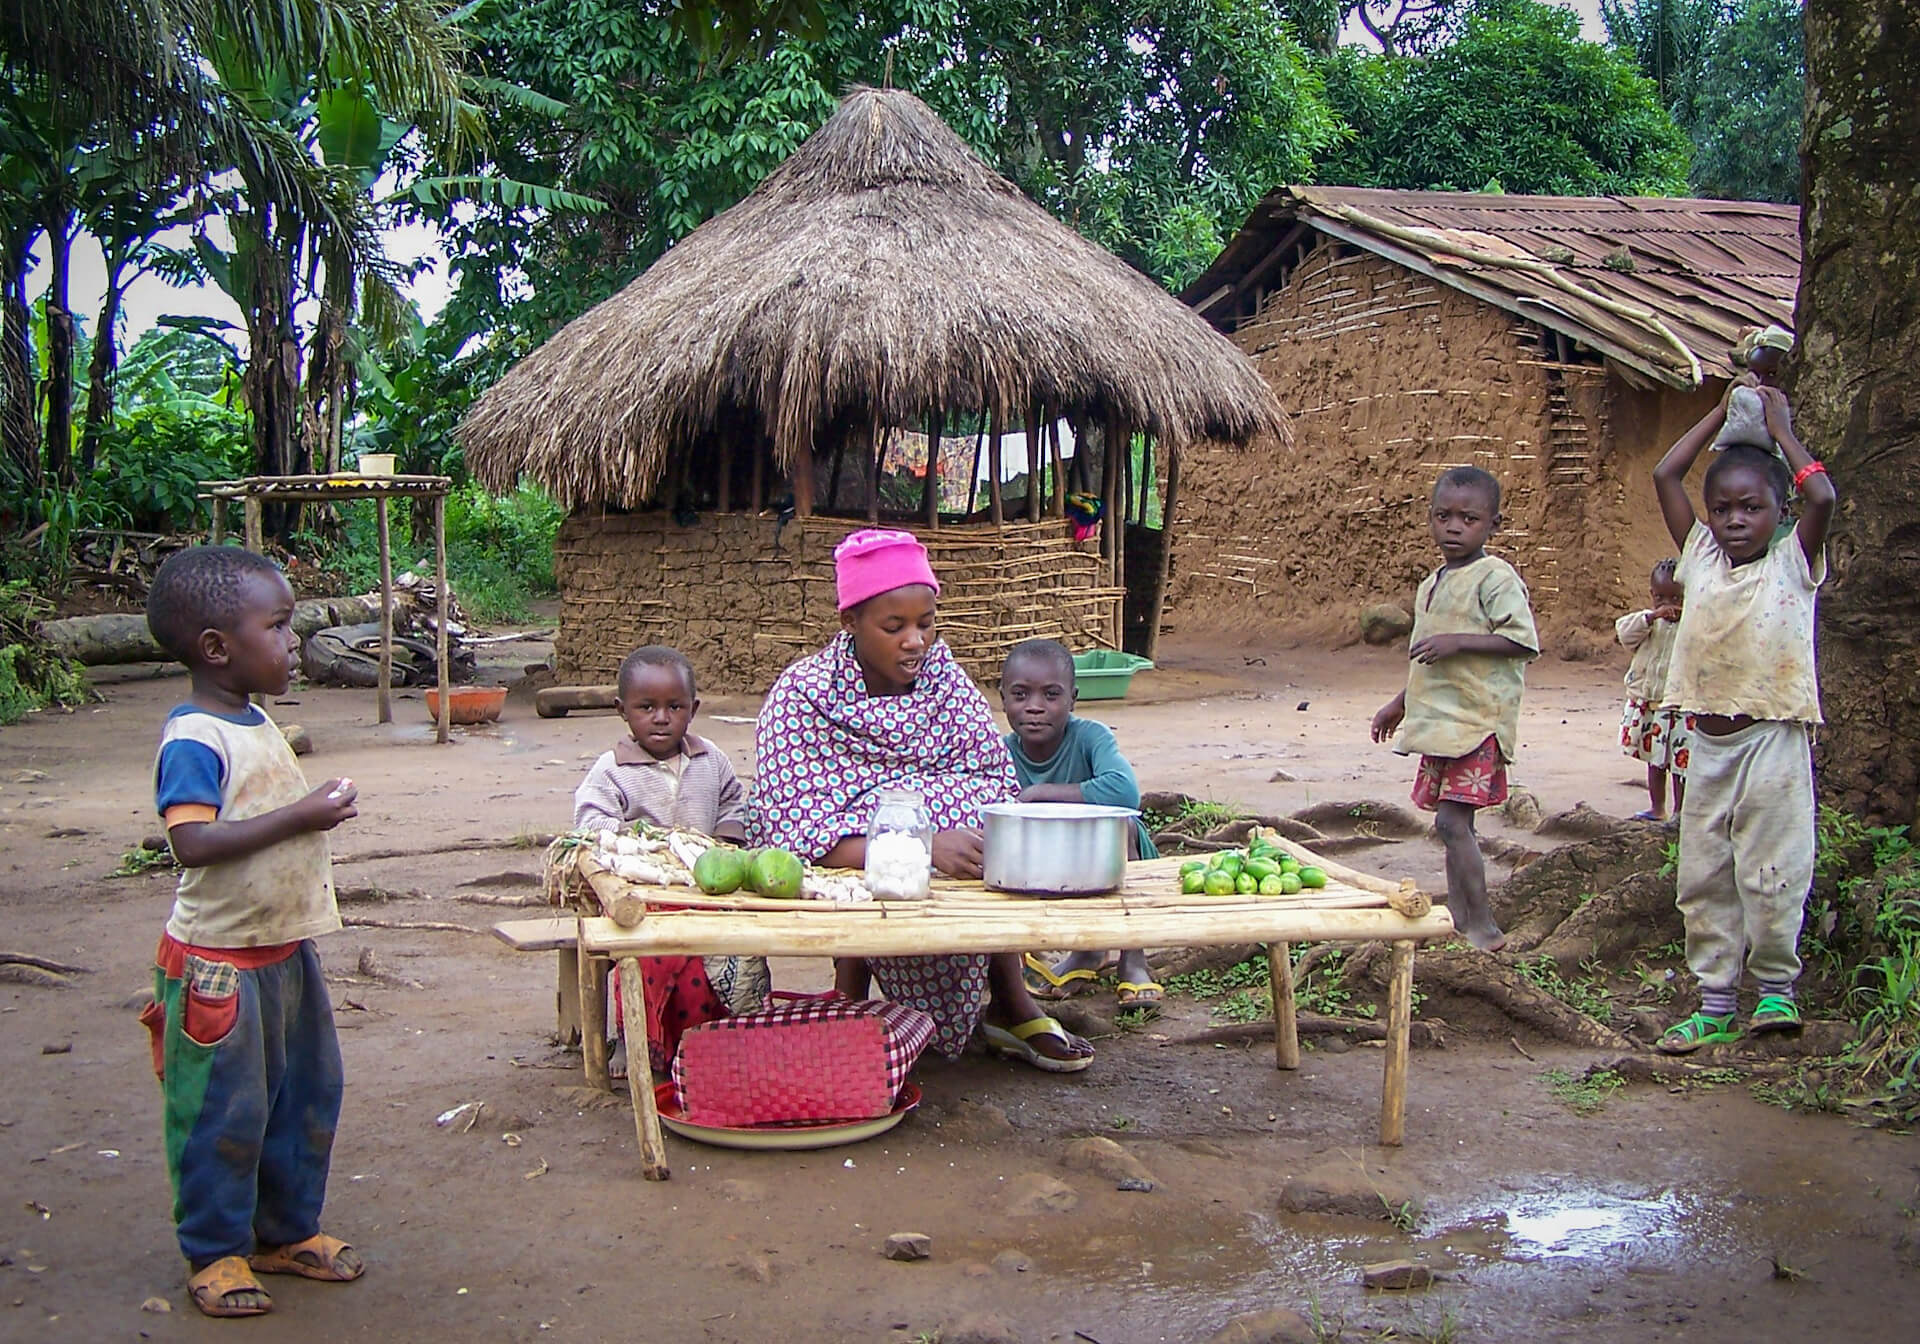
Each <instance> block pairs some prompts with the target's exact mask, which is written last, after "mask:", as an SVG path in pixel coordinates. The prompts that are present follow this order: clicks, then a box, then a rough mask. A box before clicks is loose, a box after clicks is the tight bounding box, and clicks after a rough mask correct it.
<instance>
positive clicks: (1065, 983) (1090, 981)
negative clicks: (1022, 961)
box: [1026, 952, 1100, 1003]
mask: <svg viewBox="0 0 1920 1344" xmlns="http://www.w3.org/2000/svg"><path fill="white" fill-rule="evenodd" d="M1026 965H1027V971H1028V972H1029V976H1030V978H1029V979H1028V980H1027V989H1028V990H1029V991H1030V992H1031V993H1032V994H1033V997H1034V998H1036V999H1044V1000H1045V1001H1047V1002H1048V1003H1059V1002H1060V1001H1061V1000H1062V999H1070V998H1072V997H1073V996H1074V995H1076V994H1078V993H1079V992H1080V991H1081V990H1083V989H1092V988H1093V985H1094V982H1095V981H1096V980H1098V979H1099V978H1100V974H1099V972H1098V971H1095V970H1093V969H1092V968H1091V967H1087V966H1082V967H1080V968H1079V969H1078V970H1072V971H1068V972H1067V973H1066V974H1065V975H1055V974H1054V973H1053V967H1051V966H1049V965H1047V963H1046V962H1044V961H1042V960H1040V958H1038V957H1036V956H1034V955H1033V953H1031V952H1029V953H1027V954H1026ZM1032 976H1038V977H1039V983H1038V984H1036V983H1034V980H1033V979H1032V978H1031V977H1032Z"/></svg>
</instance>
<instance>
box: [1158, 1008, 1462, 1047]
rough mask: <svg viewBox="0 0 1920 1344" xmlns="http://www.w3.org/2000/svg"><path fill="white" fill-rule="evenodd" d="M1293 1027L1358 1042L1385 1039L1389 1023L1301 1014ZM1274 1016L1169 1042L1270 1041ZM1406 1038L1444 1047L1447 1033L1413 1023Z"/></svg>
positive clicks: (1305, 1032)
mask: <svg viewBox="0 0 1920 1344" xmlns="http://www.w3.org/2000/svg"><path fill="white" fill-rule="evenodd" d="M1294 1030H1296V1031H1298V1032H1299V1033H1300V1034H1301V1035H1302V1036H1345V1037H1347V1038H1348V1039H1349V1040H1355V1041H1384V1040H1386V1039H1387V1024H1386V1023H1384V1022H1371V1021H1368V1020H1367V1019H1365V1018H1358V1017H1327V1016H1325V1015H1324V1014H1321V1013H1301V1014H1299V1015H1298V1016H1296V1017H1295V1018H1294ZM1272 1039H1273V1019H1272V1018H1266V1019H1263V1020H1262V1021H1259V1022H1234V1023H1231V1024H1230V1025H1227V1026H1223V1027H1208V1028H1207V1029H1206V1030H1205V1031H1196V1032H1194V1033H1193V1034H1192V1035H1190V1036H1176V1037H1174V1038H1173V1039H1172V1040H1170V1041H1168V1042H1166V1044H1168V1045H1224V1044H1232V1043H1235V1042H1239V1041H1271V1040H1272ZM1407 1039H1408V1040H1409V1041H1411V1042H1412V1044H1413V1045H1414V1046H1415V1047H1416V1048H1418V1049H1423V1050H1424V1049H1429V1048H1430V1049H1435V1050H1444V1049H1445V1048H1446V1045H1447V1035H1446V1032H1445V1030H1444V1029H1443V1028H1442V1025H1441V1024H1440V1023H1438V1022H1414V1023H1411V1024H1410V1025H1409V1029H1408V1033H1407Z"/></svg>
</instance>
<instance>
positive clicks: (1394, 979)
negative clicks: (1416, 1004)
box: [1380, 942, 1414, 1148]
mask: <svg viewBox="0 0 1920 1344" xmlns="http://www.w3.org/2000/svg"><path fill="white" fill-rule="evenodd" d="M1413 946H1414V945H1413V944H1412V943H1410V942H1397V943H1395V944H1394V945H1393V961H1392V972H1391V974H1390V975H1389V976H1388V977H1387V1078H1386V1083H1385V1084H1384V1086H1382V1088H1381V1090H1380V1142H1381V1143H1382V1144H1383V1145H1384V1146H1386V1147H1389V1148H1398V1147H1399V1146H1400V1145H1401V1143H1402V1142H1404V1141H1405V1139H1406V1136H1407V1044H1408V1042H1407V1038H1408V1036H1410V1035H1411V1034H1412V1031H1413Z"/></svg>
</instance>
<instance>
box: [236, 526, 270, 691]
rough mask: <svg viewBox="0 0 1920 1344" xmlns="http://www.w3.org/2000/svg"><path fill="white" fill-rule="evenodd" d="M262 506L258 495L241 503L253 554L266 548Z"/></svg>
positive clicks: (264, 550)
mask: <svg viewBox="0 0 1920 1344" xmlns="http://www.w3.org/2000/svg"><path fill="white" fill-rule="evenodd" d="M262 508H263V506H262V505H261V502H260V497H259V496H258V495H248V496H247V497H246V499H245V501H243V503H242V505H241V510H242V513H243V514H244V516H245V519H246V528H247V549H248V550H250V551H252V552H253V553H254V554H255V555H264V554H265V553H266V549H267V543H266V526H265V522H264V519H263V517H262ZM253 703H254V704H256V705H264V704H266V703H267V697H266V696H264V695H256V696H254V697H253Z"/></svg>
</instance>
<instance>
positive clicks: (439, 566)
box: [433, 495, 453, 742]
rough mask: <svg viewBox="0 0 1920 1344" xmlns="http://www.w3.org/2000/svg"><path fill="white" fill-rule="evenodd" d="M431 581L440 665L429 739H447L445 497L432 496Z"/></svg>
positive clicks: (448, 596) (450, 701)
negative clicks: (436, 595)
mask: <svg viewBox="0 0 1920 1344" xmlns="http://www.w3.org/2000/svg"><path fill="white" fill-rule="evenodd" d="M433 584H434V587H435V589H437V590H438V592H439V597H440V604H439V605H440V611H439V619H438V621H437V622H436V624H438V626H439V627H440V628H439V629H438V630H436V631H434V634H433V659H434V662H436V663H438V664H439V669H440V713H439V714H438V715H437V716H436V718H437V720H438V722H436V723H435V724H434V729H433V740H434V741H436V742H445V741H446V740H447V734H448V725H449V724H451V723H452V722H453V674H452V669H451V668H449V667H448V666H447V663H448V661H449V659H448V658H447V622H448V621H449V620H450V619H451V618H450V616H449V614H448V613H449V612H450V611H451V609H452V607H453V593H452V591H451V590H450V589H449V588H448V587H447V497H446V496H445V495H435V496H434V497H433Z"/></svg>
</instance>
